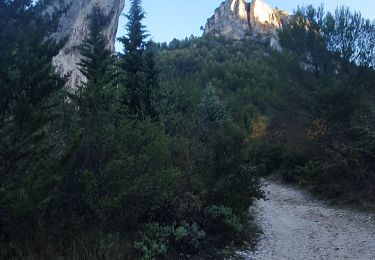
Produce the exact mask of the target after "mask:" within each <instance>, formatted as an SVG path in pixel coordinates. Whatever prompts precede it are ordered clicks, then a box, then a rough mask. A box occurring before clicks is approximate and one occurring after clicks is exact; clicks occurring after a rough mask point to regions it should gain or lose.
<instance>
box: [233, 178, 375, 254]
mask: <svg viewBox="0 0 375 260" xmlns="http://www.w3.org/2000/svg"><path fill="white" fill-rule="evenodd" d="M264 191H265V193H266V197H267V199H266V200H260V201H258V202H257V203H256V204H255V205H254V206H253V208H252V211H253V213H254V215H255V221H256V222H257V223H258V224H259V225H260V227H261V228H262V230H263V234H262V235H261V238H260V241H259V244H258V246H257V248H256V249H255V251H254V252H241V253H238V255H239V257H240V258H241V259H255V260H263V259H264V260H273V259H274V260H287V259H288V260H289V259H290V260H302V259H306V260H309V259H312V260H315V259H318V260H336V259H337V260H343V259H351V260H375V216H374V214H370V213H368V214H365V213H358V212H355V211H352V210H346V209H338V208H334V207H330V206H328V205H325V203H323V202H321V201H318V200H316V199H314V198H312V197H311V196H310V195H308V194H307V193H306V192H304V191H302V190H300V189H298V188H296V187H293V186H287V185H284V184H279V183H277V182H274V181H265V186H264Z"/></svg>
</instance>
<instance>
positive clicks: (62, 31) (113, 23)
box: [44, 0, 125, 88]
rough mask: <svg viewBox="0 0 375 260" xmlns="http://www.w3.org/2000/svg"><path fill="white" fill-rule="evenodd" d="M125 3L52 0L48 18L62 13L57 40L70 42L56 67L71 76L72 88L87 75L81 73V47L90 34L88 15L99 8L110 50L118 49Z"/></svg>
mask: <svg viewBox="0 0 375 260" xmlns="http://www.w3.org/2000/svg"><path fill="white" fill-rule="evenodd" d="M124 5H125V0H51V1H50V3H49V5H48V6H47V8H46V9H45V11H44V12H45V15H47V16H50V17H52V16H53V15H55V14H58V16H59V17H58V19H59V24H58V27H57V29H56V32H54V33H53V34H52V35H49V36H48V37H49V38H51V39H54V40H62V39H67V41H66V43H65V46H64V47H63V48H62V49H61V50H60V52H59V54H58V55H57V56H56V57H54V59H53V64H54V65H55V66H56V69H57V71H58V72H59V73H60V74H61V75H67V74H70V78H69V82H68V84H69V86H70V87H72V88H75V87H76V86H77V85H78V84H79V82H80V81H82V80H83V81H84V80H85V79H84V77H83V75H82V74H81V73H80V71H79V70H78V66H77V63H78V62H79V61H80V55H79V53H78V48H77V47H78V46H79V45H80V44H81V43H82V40H83V39H85V37H86V36H87V34H88V23H89V20H88V16H89V15H90V14H91V13H92V10H93V8H94V7H95V6H98V7H99V8H100V9H101V11H102V13H103V15H104V16H105V17H107V20H106V25H105V27H104V29H103V34H104V35H105V36H106V37H107V39H108V43H109V45H108V48H109V49H111V50H114V45H115V40H116V33H117V27H118V21H119V17H120V15H121V12H122V10H123V9H124Z"/></svg>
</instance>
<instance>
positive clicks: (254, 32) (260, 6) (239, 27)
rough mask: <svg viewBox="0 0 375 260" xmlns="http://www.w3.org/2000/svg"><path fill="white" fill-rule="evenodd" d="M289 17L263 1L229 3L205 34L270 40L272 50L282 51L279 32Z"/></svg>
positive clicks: (226, 3)
mask: <svg viewBox="0 0 375 260" xmlns="http://www.w3.org/2000/svg"><path fill="white" fill-rule="evenodd" d="M288 19H289V15H288V13H287V12H285V11H281V10H279V9H278V8H272V7H270V6H269V5H268V4H266V3H264V2H263V1H261V0H253V1H252V2H251V3H248V2H246V1H245V0H226V1H224V2H223V3H222V4H221V5H220V7H219V8H217V9H216V10H215V13H214V15H213V16H212V17H211V18H209V19H208V20H207V23H206V26H205V29H204V35H213V36H223V37H226V38H230V39H235V40H241V39H244V38H245V37H247V36H253V37H254V36H258V37H263V38H267V39H268V40H269V41H270V44H271V47H274V48H279V46H278V40H277V30H279V29H282V27H283V26H284V25H285V24H286V23H287V22H288Z"/></svg>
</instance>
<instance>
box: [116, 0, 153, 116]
mask: <svg viewBox="0 0 375 260" xmlns="http://www.w3.org/2000/svg"><path fill="white" fill-rule="evenodd" d="M141 4H142V1H141V0H133V1H132V2H131V7H130V11H129V14H128V15H127V18H128V20H129V21H128V24H127V26H126V29H127V31H128V34H127V35H126V36H124V37H122V38H120V39H119V40H120V41H121V42H122V44H123V45H124V54H123V56H122V62H121V68H122V70H123V73H124V75H123V86H124V88H125V90H124V94H123V103H124V105H125V106H126V107H127V108H128V109H129V111H130V113H131V114H133V115H137V116H138V117H141V118H144V117H154V116H155V114H156V112H155V108H154V107H155V104H154V102H155V95H156V92H157V89H158V87H157V75H158V73H157V70H156V64H155V54H154V48H152V43H147V42H146V39H147V37H148V34H147V31H146V29H145V26H144V25H142V20H143V19H144V18H145V13H144V11H143V9H142V6H141Z"/></svg>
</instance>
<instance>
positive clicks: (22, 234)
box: [0, 1, 64, 258]
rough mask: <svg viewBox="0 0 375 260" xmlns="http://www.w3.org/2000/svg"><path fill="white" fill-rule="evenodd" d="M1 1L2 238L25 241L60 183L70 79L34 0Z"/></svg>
mask: <svg viewBox="0 0 375 260" xmlns="http://www.w3.org/2000/svg"><path fill="white" fill-rule="evenodd" d="M0 3H1V11H0V14H1V15H0V16H1V17H2V18H3V16H2V15H3V14H4V16H5V19H2V18H0V23H1V25H0V27H1V29H0V34H1V40H0V50H1V55H0V64H1V66H0V67H1V68H0V95H1V98H0V100H1V105H0V211H1V212H2V213H1V214H0V222H1V223H2V224H1V225H0V233H1V234H2V236H4V237H2V236H0V240H1V239H4V238H5V239H7V240H8V241H19V240H24V239H28V238H30V237H29V236H34V235H36V233H37V231H38V229H40V228H42V223H43V218H44V217H45V214H44V213H46V212H45V209H46V208H47V205H48V204H49V202H50V200H51V197H53V196H54V188H55V187H56V185H57V183H58V181H59V179H58V178H59V176H58V173H57V172H58V168H57V167H58V164H57V160H56V157H54V156H53V155H54V154H56V153H54V152H56V150H57V148H56V147H55V146H54V144H53V142H51V139H52V138H51V137H52V131H51V129H52V125H53V121H54V115H55V112H56V111H55V107H56V97H57V96H58V94H59V92H60V90H61V89H62V87H63V85H64V81H63V80H62V79H61V78H60V77H59V76H57V75H56V74H55V72H54V68H53V66H52V57H53V56H54V55H56V54H57V51H58V48H57V47H56V46H55V45H53V44H50V43H48V42H45V39H44V38H45V35H46V28H47V27H48V25H46V24H45V23H43V19H41V17H40V16H39V14H38V12H37V11H36V9H35V8H34V7H33V6H32V1H1V2H0ZM3 37H4V38H3ZM31 227H33V228H31ZM26 231H27V232H26ZM0 258H1V256H0Z"/></svg>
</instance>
